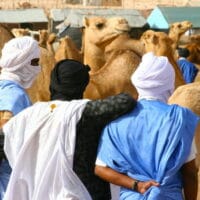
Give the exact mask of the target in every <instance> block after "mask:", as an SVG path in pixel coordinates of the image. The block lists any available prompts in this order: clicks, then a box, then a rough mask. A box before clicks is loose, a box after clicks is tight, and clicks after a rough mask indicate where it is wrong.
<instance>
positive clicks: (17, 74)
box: [0, 36, 41, 88]
mask: <svg viewBox="0 0 200 200" xmlns="http://www.w3.org/2000/svg"><path fill="white" fill-rule="evenodd" d="M39 57H40V49H39V46H38V42H37V41H36V40H34V39H33V38H32V37H29V36H24V37H18V38H13V39H11V40H9V41H8V42H7V43H6V44H5V45H4V47H3V49H2V56H1V59H0V67H1V68H2V70H1V75H0V79H1V80H2V79H4V80H5V79H6V80H12V81H15V82H17V83H18V84H20V85H21V86H22V87H23V88H29V87H30V86H31V85H32V83H33V81H34V80H35V78H36V75H37V74H38V73H39V72H40V71H41V68H40V66H32V65H31V60H32V59H35V58H39Z"/></svg>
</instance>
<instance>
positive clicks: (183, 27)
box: [168, 21, 192, 49]
mask: <svg viewBox="0 0 200 200" xmlns="http://www.w3.org/2000/svg"><path fill="white" fill-rule="evenodd" d="M191 28H192V23H191V22H190V21H182V22H175V23H173V24H171V25H170V27H169V33H168V35H169V37H170V38H171V39H172V41H173V43H172V48H173V49H176V48H177V47H178V45H179V41H180V38H181V36H183V34H184V33H185V32H186V31H188V30H190V29H191Z"/></svg>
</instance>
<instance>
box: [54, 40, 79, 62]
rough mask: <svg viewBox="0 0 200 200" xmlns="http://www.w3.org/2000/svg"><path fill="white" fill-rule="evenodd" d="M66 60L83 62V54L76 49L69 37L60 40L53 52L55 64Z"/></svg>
mask: <svg viewBox="0 0 200 200" xmlns="http://www.w3.org/2000/svg"><path fill="white" fill-rule="evenodd" d="M66 58H68V59H74V60H77V61H79V62H83V52H82V51H81V50H79V49H78V48H77V47H76V45H75V44H74V42H73V41H72V39H71V38H70V37H69V36H65V37H63V38H61V39H60V41H59V45H58V47H57V49H56V51H55V60H56V62H58V61H60V60H63V59H66Z"/></svg>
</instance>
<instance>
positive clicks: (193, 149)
mask: <svg viewBox="0 0 200 200" xmlns="http://www.w3.org/2000/svg"><path fill="white" fill-rule="evenodd" d="M196 153H197V149H196V144H195V141H194V139H193V141H192V145H191V149H190V154H189V156H188V158H187V160H186V162H185V163H187V162H190V161H191V160H193V159H195V158H196Z"/></svg>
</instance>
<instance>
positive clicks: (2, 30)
mask: <svg viewBox="0 0 200 200" xmlns="http://www.w3.org/2000/svg"><path fill="white" fill-rule="evenodd" d="M0 35H1V37H0V52H1V49H2V48H3V46H4V44H5V43H6V42H8V41H9V40H10V39H12V38H14V35H13V34H12V32H11V31H10V30H9V29H8V28H7V27H6V26H4V25H2V24H1V25H0ZM0 54H1V53H0Z"/></svg>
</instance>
